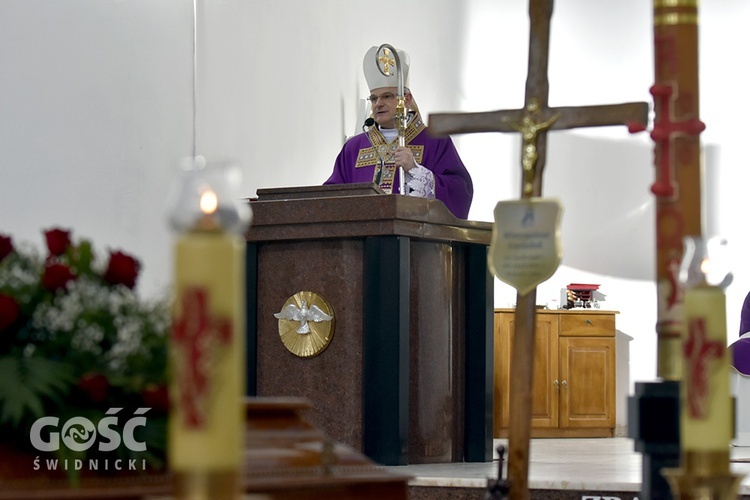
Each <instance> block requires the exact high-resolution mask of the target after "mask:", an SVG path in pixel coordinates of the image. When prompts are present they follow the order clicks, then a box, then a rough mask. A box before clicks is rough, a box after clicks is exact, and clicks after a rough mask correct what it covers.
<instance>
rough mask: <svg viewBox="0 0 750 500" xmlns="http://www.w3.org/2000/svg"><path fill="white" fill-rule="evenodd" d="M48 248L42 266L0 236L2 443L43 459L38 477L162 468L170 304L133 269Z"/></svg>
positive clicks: (49, 240) (124, 261) (64, 234)
mask: <svg viewBox="0 0 750 500" xmlns="http://www.w3.org/2000/svg"><path fill="white" fill-rule="evenodd" d="M44 236H45V239H46V244H47V249H46V250H47V251H46V254H45V255H42V254H40V253H39V252H38V251H36V250H35V249H34V248H33V247H20V246H17V245H14V243H13V241H12V239H11V237H10V236H7V235H3V234H0V441H1V442H4V443H12V444H13V446H16V447H20V448H21V449H24V450H25V451H26V452H30V453H32V454H34V455H36V458H37V462H36V465H35V467H34V469H35V470H38V469H39V468H42V469H46V468H49V467H48V466H49V465H50V464H54V465H55V467H54V468H55V469H56V470H65V471H67V472H68V475H73V476H77V475H78V473H79V472H80V471H86V470H87V469H95V470H105V469H106V470H112V471H113V472H114V471H117V470H133V467H132V466H131V467H129V468H128V469H124V468H123V464H130V465H132V464H133V463H134V462H133V460H137V462H135V463H136V464H137V466H136V468H135V470H139V471H140V470H145V469H147V468H149V469H152V468H156V469H158V468H161V467H163V466H164V457H165V448H166V413H167V410H168V397H167V390H166V385H167V373H166V366H167V341H168V331H169V321H170V320H169V308H168V303H167V300H166V299H165V300H154V301H150V302H147V301H144V300H142V299H140V298H139V296H138V295H137V293H136V291H135V285H136V281H137V278H138V272H139V269H140V263H139V262H138V260H137V259H135V258H134V257H132V256H130V255H128V254H126V253H124V252H121V251H110V252H109V256H108V259H106V260H100V259H98V258H97V256H96V255H95V252H94V249H93V247H92V245H91V243H90V242H89V241H87V240H81V241H78V242H73V241H72V239H71V234H70V232H69V231H66V230H62V229H59V228H55V229H50V230H48V231H45V232H44ZM134 415H138V416H139V420H133V422H136V423H137V424H138V425H133V424H132V423H131V424H130V425H128V423H127V422H128V420H132V417H133V416H134ZM133 443H135V444H136V445H137V446H136V445H133ZM50 457H51V458H50ZM53 458H54V460H56V461H55V462H51V461H50V460H52V459H53ZM117 460H119V462H118V461H117ZM63 461H64V462H63ZM103 461H105V462H103ZM63 464H64V467H63ZM73 464H75V465H73ZM118 464H119V467H118V466H117V465H118Z"/></svg>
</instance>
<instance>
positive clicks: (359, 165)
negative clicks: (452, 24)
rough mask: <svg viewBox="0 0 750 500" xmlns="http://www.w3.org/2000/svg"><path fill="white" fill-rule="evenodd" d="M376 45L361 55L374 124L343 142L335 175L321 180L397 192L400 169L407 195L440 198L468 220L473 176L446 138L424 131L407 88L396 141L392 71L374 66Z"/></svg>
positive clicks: (404, 60)
mask: <svg viewBox="0 0 750 500" xmlns="http://www.w3.org/2000/svg"><path fill="white" fill-rule="evenodd" d="M377 49H378V48H377V47H372V48H371V49H370V50H369V51H368V53H367V54H366V55H365V60H364V72H365V79H366V80H367V83H368V86H369V88H370V98H369V100H370V103H371V106H372V119H373V121H372V125H371V126H370V127H369V130H367V131H366V132H364V133H362V134H358V135H356V136H354V137H352V138H351V139H349V140H348V141H346V143H345V144H344V147H343V148H342V150H341V152H340V153H339V155H338V157H337V158H336V163H335V164H334V167H333V173H332V174H331V176H330V177H329V178H328V180H326V181H325V184H348V183H357V182H377V183H378V184H379V185H380V187H381V188H383V189H384V190H385V191H386V192H387V193H390V192H393V193H398V192H399V188H398V186H399V185H400V179H399V175H400V173H399V172H400V169H399V168H396V167H400V168H402V169H403V171H404V172H406V174H405V186H406V194H407V195H410V196H420V197H423V198H435V199H438V200H440V201H442V202H443V203H444V204H445V206H446V207H448V209H449V210H450V211H451V212H452V213H453V215H455V216H456V217H458V218H461V219H466V218H468V216H469V208H470V207H471V200H472V197H473V195H474V186H473V184H472V181H471V176H470V175H469V172H468V171H467V170H466V167H465V166H464V164H463V162H462V161H461V158H460V157H459V155H458V151H456V148H455V146H454V145H453V141H452V140H451V139H450V138H449V137H448V138H434V137H431V136H430V135H429V134H428V132H427V126H426V125H425V123H424V122H423V121H422V118H421V116H420V114H419V109H418V108H417V105H416V102H415V101H414V97H413V96H412V94H411V91H409V89H408V88H405V90H404V95H405V105H406V108H407V109H408V110H409V111H408V113H407V126H406V130H405V133H404V138H405V143H406V144H405V146H404V147H399V145H398V130H397V128H396V121H395V119H394V118H395V116H396V104H397V100H396V93H397V85H396V75H395V73H392V74H391V75H383V74H382V73H380V71H379V70H378V69H377V66H376V65H375V59H376V54H377ZM398 54H399V57H400V61H401V64H402V70H403V71H404V82H407V81H408V70H409V56H408V55H407V54H406V53H405V52H403V51H401V50H399V51H398Z"/></svg>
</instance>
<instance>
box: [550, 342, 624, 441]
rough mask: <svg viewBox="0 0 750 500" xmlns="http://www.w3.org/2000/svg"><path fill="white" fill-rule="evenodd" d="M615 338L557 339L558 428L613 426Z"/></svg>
mask: <svg viewBox="0 0 750 500" xmlns="http://www.w3.org/2000/svg"><path fill="white" fill-rule="evenodd" d="M615 359H616V357H615V339H614V338H611V337H610V338H604V337H598V338H595V337H592V338H587V337H561V338H560V378H561V380H560V427H562V428H579V429H580V428H592V427H599V428H605V427H607V428H614V426H615V416H616V415H615V374H616V370H615Z"/></svg>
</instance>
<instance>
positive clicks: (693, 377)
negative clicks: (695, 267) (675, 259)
mask: <svg viewBox="0 0 750 500" xmlns="http://www.w3.org/2000/svg"><path fill="white" fill-rule="evenodd" d="M684 306H685V333H684V337H683V356H684V372H683V378H682V403H681V423H682V429H681V441H682V449H683V451H722V452H727V451H728V449H729V444H730V442H731V440H732V402H731V399H730V392H729V359H728V355H727V349H726V344H727V325H726V299H725V297H724V292H723V290H721V289H720V288H719V287H716V286H708V285H698V286H695V287H693V288H689V289H688V290H686V291H685V298H684ZM654 418H658V417H657V416H656V415H654Z"/></svg>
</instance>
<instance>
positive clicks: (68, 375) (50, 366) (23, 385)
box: [0, 356, 75, 427]
mask: <svg viewBox="0 0 750 500" xmlns="http://www.w3.org/2000/svg"><path fill="white" fill-rule="evenodd" d="M74 381H75V378H74V376H73V370H72V367H71V366H70V365H68V364H66V363H61V362H57V361H51V360H48V359H44V358H40V357H33V356H32V357H28V358H27V357H17V356H5V357H2V358H0V425H2V424H11V425H12V426H13V427H17V426H18V424H19V423H20V422H21V421H22V420H24V419H26V418H32V419H37V418H40V417H43V416H44V402H45V400H50V399H51V400H53V401H58V402H59V401H60V400H61V399H62V398H63V397H64V396H66V395H67V394H68V393H69V392H70V387H71V386H72V384H73V382H74Z"/></svg>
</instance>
